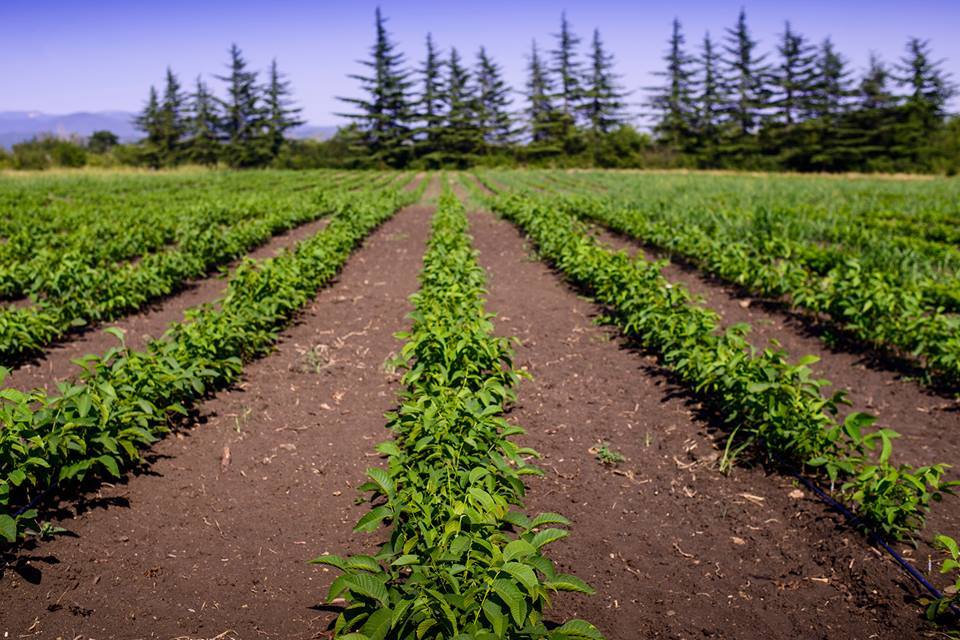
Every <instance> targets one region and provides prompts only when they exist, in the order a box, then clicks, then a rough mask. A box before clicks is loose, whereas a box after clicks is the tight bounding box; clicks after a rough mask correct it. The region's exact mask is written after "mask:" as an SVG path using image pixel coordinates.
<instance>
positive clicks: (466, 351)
mask: <svg viewBox="0 0 960 640" xmlns="http://www.w3.org/2000/svg"><path fill="white" fill-rule="evenodd" d="M466 228H467V220H466V216H465V215H464V212H463V207H462V205H461V204H460V203H459V202H458V201H457V199H456V198H455V197H454V196H453V194H452V193H451V192H450V191H449V189H446V190H445V191H444V192H443V194H442V195H441V197H440V201H439V207H438V210H437V213H436V215H435V217H434V221H433V233H432V236H431V239H430V244H429V248H428V251H427V254H426V255H425V257H424V268H423V272H422V273H421V288H420V291H419V292H418V293H417V294H415V295H414V296H413V301H414V306H415V311H414V312H413V313H412V314H411V317H412V318H413V328H412V330H411V331H410V332H405V333H401V334H398V337H400V338H401V339H403V340H405V343H404V345H403V348H402V350H401V353H400V357H399V360H398V363H399V365H400V366H401V367H402V368H403V369H404V370H405V373H404V376H403V383H404V386H405V389H404V391H403V392H402V393H401V394H400V406H399V408H398V409H397V410H396V411H395V412H392V413H390V414H388V420H389V422H388V427H389V428H390V430H391V432H392V433H393V436H394V437H393V439H392V440H389V441H386V442H383V443H381V444H380V445H378V447H377V451H379V452H380V453H381V454H383V455H385V456H386V457H387V468H386V469H370V470H369V471H368V475H369V478H370V480H369V482H367V483H366V484H364V485H363V486H362V487H361V490H364V491H369V492H370V493H371V510H370V511H369V512H368V513H367V514H366V515H364V516H363V517H362V518H360V520H359V521H358V522H357V525H356V527H355V530H357V531H376V530H378V529H379V528H380V527H381V526H388V527H389V534H388V535H389V539H388V540H387V542H385V543H384V544H383V545H382V546H381V547H380V549H379V551H378V552H377V553H376V554H375V555H372V556H370V555H356V556H351V557H349V558H344V557H340V556H333V555H322V556H319V557H317V558H315V559H314V560H313V561H312V562H314V563H316V564H321V565H327V566H332V567H335V568H337V569H339V570H340V571H341V572H342V575H340V576H339V577H338V578H337V579H336V580H334V582H333V584H332V585H331V587H330V590H329V592H328V594H327V599H328V600H333V599H335V598H338V597H343V598H345V599H346V600H347V603H348V604H347V607H346V609H345V610H344V611H343V612H342V613H341V614H340V615H339V616H338V618H337V620H336V623H335V626H334V633H335V635H336V636H338V637H342V638H358V639H359V638H370V639H373V638H378V639H379V638H407V637H416V638H418V639H422V638H427V639H436V640H440V639H441V638H442V639H448V638H464V639H466V638H490V639H493V638H531V639H533V638H550V639H554V640H561V639H573V638H592V639H596V638H600V637H601V636H600V633H599V632H598V631H597V630H596V629H595V628H594V627H593V626H592V625H590V624H589V623H587V622H584V621H580V620H571V621H569V622H567V623H565V624H563V625H561V626H559V627H557V628H554V629H548V628H547V626H546V625H545V623H544V620H543V611H544V609H545V608H546V607H547V606H549V604H550V597H551V595H552V594H553V593H555V592H558V591H577V592H581V593H591V592H592V590H591V589H590V588H589V587H588V586H587V585H586V584H585V583H583V581H581V580H580V579H578V578H576V577H575V576H571V575H566V574H562V573H560V572H558V571H557V570H556V569H555V568H554V566H553V563H552V562H550V560H548V559H547V557H546V556H545V555H544V551H545V548H546V547H547V545H549V544H550V543H552V542H555V541H557V540H560V539H562V538H564V537H566V536H567V535H568V532H567V530H566V529H565V528H563V527H565V526H566V525H568V522H567V520H566V519H565V518H563V516H560V515H558V514H552V513H544V514H539V515H536V516H534V517H532V518H531V517H528V516H526V515H524V514H523V513H521V512H520V511H518V510H517V509H516V507H519V506H520V503H521V500H522V497H523V494H524V486H523V482H522V478H523V476H525V475H530V474H539V473H540V472H539V471H538V470H537V469H536V468H534V467H532V466H531V465H529V464H528V463H527V462H526V459H527V458H528V457H532V456H535V455H536V453H535V452H534V451H532V450H530V449H526V448H523V447H520V446H518V445H517V444H515V443H514V442H513V441H512V438H513V437H514V436H517V435H519V434H521V433H523V431H522V429H520V428H519V427H516V426H512V425H510V424H509V423H508V422H506V420H504V419H503V417H502V412H503V410H504V405H505V403H508V402H510V401H512V400H513V399H514V391H513V387H514V385H515V384H516V383H517V381H518V379H519V376H518V374H517V372H515V371H514V370H513V369H512V366H511V364H512V353H511V349H510V341H509V340H506V339H504V338H498V337H495V336H494V335H493V326H492V323H491V322H490V318H491V316H490V315H489V314H488V313H486V312H485V311H484V309H483V294H484V290H483V282H484V274H483V270H482V269H481V268H480V267H479V266H478V265H477V263H476V260H475V252H474V251H473V250H472V249H471V247H470V241H469V237H468V236H467V235H466Z"/></svg>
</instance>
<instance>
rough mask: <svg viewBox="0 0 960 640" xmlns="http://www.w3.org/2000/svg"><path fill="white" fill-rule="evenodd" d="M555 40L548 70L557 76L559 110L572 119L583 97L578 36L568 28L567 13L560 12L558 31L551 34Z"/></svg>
mask: <svg viewBox="0 0 960 640" xmlns="http://www.w3.org/2000/svg"><path fill="white" fill-rule="evenodd" d="M553 37H554V38H556V40H557V48H556V49H553V50H551V51H550V57H551V58H552V61H553V66H552V67H551V68H550V71H551V72H552V73H553V74H555V76H556V77H557V80H558V83H557V88H558V89H559V93H558V94H557V97H558V98H559V100H560V110H561V112H562V113H563V114H564V115H566V116H568V117H569V118H571V119H573V118H575V117H576V112H577V109H578V108H579V106H580V101H581V100H582V98H583V90H582V87H581V83H580V75H581V72H580V62H579V61H578V60H577V52H576V48H577V45H579V44H580V37H579V36H577V35H576V34H574V33H573V31H571V30H570V23H569V22H567V14H566V13H562V14H560V33H555V34H553Z"/></svg>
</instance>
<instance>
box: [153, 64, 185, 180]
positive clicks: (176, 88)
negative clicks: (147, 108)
mask: <svg viewBox="0 0 960 640" xmlns="http://www.w3.org/2000/svg"><path fill="white" fill-rule="evenodd" d="M185 104H186V97H185V96H184V94H183V90H182V88H181V86H180V81H179V80H178V79H177V76H176V75H174V73H173V71H172V70H171V69H170V67H167V77H166V86H165V87H164V90H163V101H162V102H161V103H160V109H159V112H158V114H157V125H158V128H159V129H158V136H157V151H158V153H159V155H160V162H161V163H162V164H163V165H164V166H172V165H174V164H177V162H179V161H180V153H181V145H182V142H183V136H184V134H185V133H186V114H185V110H184V107H185Z"/></svg>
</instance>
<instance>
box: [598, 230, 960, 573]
mask: <svg viewBox="0 0 960 640" xmlns="http://www.w3.org/2000/svg"><path fill="white" fill-rule="evenodd" d="M595 231H596V233H597V236H598V238H599V239H600V240H601V241H602V242H604V243H606V244H608V245H610V246H611V247H613V248H616V249H623V250H626V251H627V252H629V253H631V254H632V255H636V254H642V255H643V257H644V258H645V259H647V260H655V259H659V258H660V255H659V254H656V253H654V252H652V251H650V250H649V249H648V248H642V247H640V245H639V243H637V242H636V241H634V240H632V239H630V238H626V237H624V236H621V235H619V234H615V233H612V232H610V231H607V230H605V229H600V228H597V229H596V230H595ZM662 273H663V275H664V276H665V277H666V278H667V279H668V280H670V281H671V282H680V283H682V284H683V285H684V286H686V287H687V288H688V289H689V290H690V292H691V293H693V294H694V295H697V296H700V297H701V298H702V299H703V302H704V304H705V305H706V306H707V307H709V308H710V309H713V310H714V311H716V312H717V313H718V314H720V318H721V326H723V327H728V326H730V325H733V324H736V323H738V322H746V323H748V324H750V326H751V327H752V330H751V332H750V336H749V337H750V342H751V343H752V344H753V345H754V346H755V347H757V348H760V349H762V348H765V347H768V346H771V343H772V341H777V342H779V344H780V345H781V346H782V348H783V349H784V350H786V352H787V353H788V354H790V358H791V359H792V360H794V361H796V360H799V358H800V357H801V356H804V355H807V354H812V355H815V356H817V357H818V358H820V361H819V362H817V363H815V364H813V365H812V366H811V369H812V370H813V373H814V376H815V377H817V378H821V379H826V380H829V381H830V382H831V383H832V386H831V387H827V388H826V391H827V392H831V393H832V391H833V390H837V389H842V390H844V391H846V392H847V393H848V399H849V400H850V401H851V402H852V404H853V406H852V407H850V408H849V409H848V411H865V412H867V413H870V414H872V415H875V416H877V417H878V418H879V424H881V425H883V426H886V427H890V428H892V429H894V430H895V431H898V432H899V433H900V434H901V437H900V438H899V439H898V440H896V441H895V443H894V456H895V460H897V461H899V462H902V463H907V464H912V465H929V464H935V463H939V462H945V463H955V462H956V461H957V460H960V401H958V400H957V399H949V398H946V397H944V396H942V395H940V394H938V393H936V392H935V391H932V390H930V389H929V388H926V387H924V386H923V385H921V384H920V383H918V382H916V381H914V380H912V379H910V378H908V377H906V376H904V375H903V374H901V373H899V372H897V371H894V370H891V369H890V368H889V367H886V366H885V365H884V363H883V362H882V361H880V360H878V359H877V358H874V357H872V356H871V353H870V352H869V350H860V351H857V350H854V349H853V348H848V346H847V345H838V346H837V347H835V348H830V347H828V346H827V345H826V344H825V343H824V341H823V340H821V339H820V338H819V337H818V336H817V335H816V334H815V333H814V331H813V329H812V328H811V326H810V324H809V323H808V321H807V320H806V319H804V318H803V317H801V316H799V315H797V314H794V313H791V312H790V311H788V310H785V309H782V308H779V307H778V306H777V305H775V304H769V303H765V302H763V301H758V300H755V299H753V298H751V297H750V296H748V295H746V294H745V293H744V292H743V291H742V290H740V289H739V288H737V287H735V286H731V285H727V284H724V283H722V282H719V281H718V280H716V279H715V278H711V277H710V276H708V275H705V274H703V273H701V272H699V271H697V270H696V269H695V268H694V267H691V266H689V265H684V264H677V263H670V264H668V265H667V266H666V267H664V269H663V270H662ZM927 532H928V533H927V536H926V537H932V534H933V533H934V532H936V533H939V532H944V533H957V532H960V498H956V497H954V498H947V500H946V501H944V502H943V503H940V504H936V505H934V509H933V512H932V513H931V517H930V520H929V523H928V526H927ZM920 557H921V558H922V559H923V560H924V562H923V564H925V559H926V555H922V554H921V556H920Z"/></svg>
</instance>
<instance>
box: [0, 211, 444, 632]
mask: <svg viewBox="0 0 960 640" xmlns="http://www.w3.org/2000/svg"><path fill="white" fill-rule="evenodd" d="M429 222H430V211H429V210H428V209H426V208H424V207H410V208H408V209H406V210H405V211H403V212H400V213H399V214H397V216H395V217H394V218H393V219H392V220H390V221H389V222H387V223H386V224H384V225H383V226H382V227H381V228H380V229H379V230H377V231H376V232H375V233H374V234H373V235H372V236H371V237H370V238H369V239H368V240H367V241H366V242H365V243H364V245H363V247H362V248H361V249H359V250H358V251H357V252H356V253H355V255H353V256H352V257H351V258H350V260H349V262H348V263H347V265H346V267H345V268H344V270H343V272H342V273H341V275H340V276H339V278H338V280H337V282H336V284H335V285H334V286H332V287H330V288H327V289H325V290H324V291H322V292H321V293H320V294H319V295H318V297H317V298H316V300H315V301H314V302H313V304H312V305H311V306H310V307H309V309H307V310H306V312H305V313H304V314H303V315H302V316H301V318H300V319H299V322H298V324H297V325H295V326H294V327H292V328H291V329H289V330H288V331H286V332H284V333H283V334H282V337H281V340H280V342H279V344H278V348H277V350H276V352H275V353H273V354H271V355H270V356H268V357H266V358H263V359H261V360H259V361H256V362H254V363H252V364H250V365H249V366H248V367H247V369H246V371H245V374H244V378H243V382H242V383H241V384H239V385H238V388H236V389H234V390H231V391H228V392H224V393H221V394H219V395H218V396H217V397H216V398H214V399H212V400H210V401H209V402H206V403H204V404H203V405H202V407H201V412H202V415H203V419H202V420H201V421H200V422H201V424H197V425H195V426H194V428H191V429H189V430H187V431H185V432H183V433H182V434H180V435H178V436H175V437H168V438H167V439H166V440H164V441H162V442H161V443H159V444H158V445H157V446H156V447H155V448H154V450H153V452H152V457H153V462H152V464H151V465H150V467H149V469H148V470H147V471H146V472H145V473H143V474H141V475H138V476H135V477H132V478H130V479H129V480H128V481H127V482H125V483H124V484H121V485H117V486H106V487H104V488H103V490H102V491H101V492H100V493H99V494H98V495H97V496H91V497H90V498H89V499H88V500H87V502H86V503H85V504H84V506H83V507H82V509H81V513H80V514H79V515H78V517H76V518H75V519H70V520H67V521H66V525H65V526H67V527H69V528H70V529H71V531H72V532H74V534H75V535H76V537H60V538H57V539H55V540H53V541H50V542H45V543H42V544H40V545H39V546H37V547H36V548H35V549H32V550H29V549H28V550H25V551H24V552H23V553H22V554H21V557H20V559H19V561H17V563H16V564H15V565H14V566H10V567H7V568H6V569H5V571H4V574H3V576H2V578H0V600H2V602H3V607H2V608H0V634H3V633H5V632H7V633H9V635H10V637H31V638H32V637H38V638H66V639H69V640H74V639H75V638H97V640H105V639H109V638H116V639H121V638H122V639H124V640H129V639H132V638H174V637H183V638H187V637H189V638H211V637H218V638H224V639H226V638H259V637H263V638H283V639H284V640H286V639H297V638H315V637H321V636H322V635H323V630H324V629H325V628H326V626H327V624H328V623H329V622H330V621H331V620H332V619H333V616H334V613H332V612H331V611H329V610H328V609H326V608H324V607H320V606H319V605H321V603H322V602H323V598H324V596H325V595H326V589H327V587H328V586H329V583H330V582H331V581H332V579H333V577H334V572H331V571H328V570H327V569H325V568H320V567H313V566H311V565H308V564H307V561H308V560H309V559H310V558H311V557H314V556H315V555H319V554H321V553H323V552H330V553H357V552H364V551H369V550H370V549H372V548H373V547H374V545H375V544H376V542H377V538H376V536H364V535H360V534H353V533H352V527H353V525H354V523H355V522H356V520H357V518H359V516H361V515H362V514H363V513H364V512H365V511H366V509H365V508H364V507H362V506H358V505H355V504H354V501H355V498H356V497H357V495H358V494H357V492H356V489H355V487H356V486H357V485H358V484H359V483H361V482H362V481H363V480H364V471H365V469H366V468H367V467H368V466H373V465H375V464H377V462H378V459H377V457H375V456H374V455H373V447H374V445H375V444H376V443H377V442H379V441H380V440H382V439H385V438H387V437H388V433H387V432H386V430H385V429H384V422H385V421H384V418H383V413H384V412H385V411H387V410H390V409H391V408H393V407H394V406H395V401H396V399H395V392H396V388H395V386H396V382H397V379H398V376H397V375H396V374H395V373H391V372H389V371H388V370H386V369H385V368H384V363H385V361H386V360H387V358H388V357H390V356H392V355H395V354H396V352H397V351H398V349H399V346H400V345H399V343H398V342H397V340H395V339H394V337H393V333H394V332H395V331H397V330H399V329H402V328H404V327H406V326H408V324H409V323H408V320H407V319H406V317H405V316H406V314H407V313H408V312H409V311H410V305H409V303H408V300H407V298H408V296H409V295H410V294H412V293H413V292H414V291H415V290H416V288H417V274H418V273H419V271H420V268H421V265H422V255H423V251H424V247H425V242H426V239H427V236H428V234H429ZM3 637H6V636H3Z"/></svg>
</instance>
